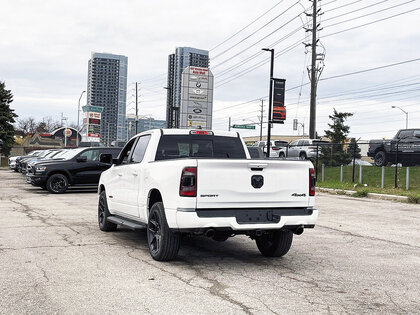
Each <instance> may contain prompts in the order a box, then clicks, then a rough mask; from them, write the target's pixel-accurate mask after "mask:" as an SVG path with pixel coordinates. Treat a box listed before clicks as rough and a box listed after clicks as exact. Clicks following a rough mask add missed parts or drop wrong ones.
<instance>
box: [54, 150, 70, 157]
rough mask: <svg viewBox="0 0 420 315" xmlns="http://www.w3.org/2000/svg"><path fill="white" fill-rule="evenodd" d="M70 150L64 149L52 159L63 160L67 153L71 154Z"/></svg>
mask: <svg viewBox="0 0 420 315" xmlns="http://www.w3.org/2000/svg"><path fill="white" fill-rule="evenodd" d="M69 151H70V150H69V149H64V150H61V151H58V153H57V154H56V155H54V156H53V157H52V158H53V159H61V156H62V155H64V154H65V153H66V152H69Z"/></svg>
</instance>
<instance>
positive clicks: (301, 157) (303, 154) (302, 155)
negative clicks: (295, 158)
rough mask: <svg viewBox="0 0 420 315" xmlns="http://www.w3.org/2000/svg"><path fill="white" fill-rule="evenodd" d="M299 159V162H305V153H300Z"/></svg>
mask: <svg viewBox="0 0 420 315" xmlns="http://www.w3.org/2000/svg"><path fill="white" fill-rule="evenodd" d="M299 159H300V160H306V153H305V152H301V153H300V154H299Z"/></svg>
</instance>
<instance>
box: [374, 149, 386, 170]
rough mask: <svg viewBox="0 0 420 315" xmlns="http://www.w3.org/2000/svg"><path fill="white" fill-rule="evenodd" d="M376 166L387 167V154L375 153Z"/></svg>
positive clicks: (381, 151)
mask: <svg viewBox="0 0 420 315" xmlns="http://www.w3.org/2000/svg"><path fill="white" fill-rule="evenodd" d="M374 161H375V165H376V166H386V165H387V163H388V161H387V158H386V153H385V151H383V150H380V151H378V152H376V153H375V157H374Z"/></svg>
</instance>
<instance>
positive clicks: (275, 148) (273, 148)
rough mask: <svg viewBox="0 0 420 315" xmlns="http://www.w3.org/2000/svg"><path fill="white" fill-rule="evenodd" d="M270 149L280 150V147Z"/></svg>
mask: <svg viewBox="0 0 420 315" xmlns="http://www.w3.org/2000/svg"><path fill="white" fill-rule="evenodd" d="M271 149H272V150H280V148H277V147H271Z"/></svg>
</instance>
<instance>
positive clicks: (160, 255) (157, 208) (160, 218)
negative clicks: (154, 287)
mask: <svg viewBox="0 0 420 315" xmlns="http://www.w3.org/2000/svg"><path fill="white" fill-rule="evenodd" d="M180 239H181V235H180V234H179V233H174V232H172V231H171V229H170V228H169V226H168V223H167V221H166V216H165V209H164V207H163V203H162V202H156V203H155V204H153V206H152V207H151V209H150V212H149V219H148V221H147V243H148V245H149V251H150V255H151V256H152V258H153V259H154V260H157V261H169V260H173V259H174V258H175V257H176V256H177V255H178V251H179V246H180Z"/></svg>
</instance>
